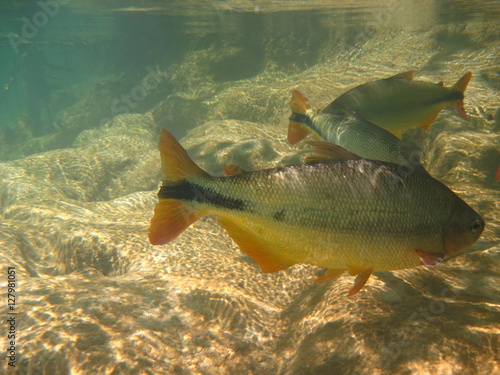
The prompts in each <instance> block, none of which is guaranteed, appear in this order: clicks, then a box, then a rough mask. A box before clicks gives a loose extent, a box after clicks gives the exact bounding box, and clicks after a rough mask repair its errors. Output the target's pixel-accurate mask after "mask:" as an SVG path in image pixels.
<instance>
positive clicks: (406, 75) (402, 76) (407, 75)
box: [388, 70, 415, 80]
mask: <svg viewBox="0 0 500 375" xmlns="http://www.w3.org/2000/svg"><path fill="white" fill-rule="evenodd" d="M413 73H415V71H414V70H408V71H407V72H402V73H398V74H396V75H393V76H392V77H389V78H388V79H391V78H399V79H409V80H412V79H413Z"/></svg>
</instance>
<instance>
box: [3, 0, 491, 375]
mask: <svg viewBox="0 0 500 375" xmlns="http://www.w3.org/2000/svg"><path fill="white" fill-rule="evenodd" d="M499 4H500V3H499V2H497V1H437V0H436V1H431V0H426V1H409V0H406V1H404V0H394V1H375V0H373V1H362V2H359V1H335V2H334V1H307V2H305V1H153V0H151V1H141V2H138V1H120V0H115V1H107V2H99V1H96V0H65V1H62V0H59V1H57V0H47V1H42V2H31V1H22V2H21V1H19V2H2V3H0V67H1V69H0V161H1V163H0V197H1V200H0V205H1V206H0V212H1V214H2V216H1V221H0V264H1V267H2V268H5V269H6V271H7V267H14V268H15V270H16V277H17V283H18V284H17V286H16V291H15V294H16V297H17V300H16V305H15V312H16V313H17V315H16V319H17V326H16V343H15V364H16V367H12V366H9V360H8V359H4V358H3V355H2V359H1V360H2V364H1V366H0V373H8V374H11V373H15V374H38V373H45V374H79V373H82V374H91V373H95V374H139V373H147V374H236V373H238V374H240V373H241V374H243V373H245V374H355V373H356V374H377V373H380V374H386V373H408V374H424V373H425V374H428V373H431V374H457V373H464V374H466V373H467V374H492V373H494V372H495V371H500V369H499V362H498V361H499V353H498V342H499V341H498V338H499V337H500V336H499V334H500V328H499V326H498V322H499V321H500V316H499V312H498V311H499V310H498V308H499V302H500V301H499V297H498V296H499V295H500V293H499V290H498V285H499V277H498V276H499V271H500V270H499V268H498V264H499V263H498V261H499V242H500V241H499V238H500V216H499V212H500V210H499V202H500V192H499V188H500V187H499V182H498V181H495V173H496V171H497V168H498V166H499V163H500V144H499V139H500V137H499V136H498V134H499V131H500V117H499V116H500V111H499V104H500V96H499V91H500V70H499V66H500V60H499V56H500V28H499V26H498V25H499V20H500V5H499ZM406 70H416V73H415V75H416V77H417V79H422V80H427V81H432V82H439V81H441V80H443V81H444V84H445V86H449V85H451V84H453V83H454V82H455V81H456V80H457V79H458V78H459V77H461V76H462V75H463V74H464V73H465V72H467V71H469V70H470V71H472V73H473V78H472V81H471V83H470V84H469V87H468V88H467V91H466V93H465V94H466V98H465V109H466V111H467V113H468V114H469V121H463V120H462V119H460V118H459V117H458V116H456V115H455V113H454V112H453V111H451V110H448V109H445V110H443V112H442V113H441V114H440V116H439V117H438V118H437V119H436V121H435V122H434V124H433V125H432V127H431V129H430V130H429V131H427V132H424V131H423V130H420V129H411V130H409V131H407V132H405V133H404V135H403V140H404V141H405V142H407V143H408V144H409V145H412V146H414V147H416V148H418V149H420V150H422V162H423V164H424V166H425V167H426V169H427V170H428V171H429V173H430V174H431V175H433V176H434V177H436V178H438V179H439V180H441V181H442V182H443V183H445V184H446V185H448V186H449V187H450V188H452V189H453V190H454V191H455V192H456V193H457V194H458V195H459V196H460V197H462V198H463V199H464V200H465V201H467V203H469V204H470V205H471V206H472V207H473V208H474V209H476V210H477V211H478V212H479V213H480V214H481V215H482V216H483V217H484V219H485V221H486V229H485V232H484V233H483V236H482V237H481V238H480V240H479V241H478V242H477V243H476V244H475V245H474V246H473V247H472V248H471V249H470V251H469V253H468V254H465V255H460V256H458V257H456V258H454V259H452V260H450V261H449V262H447V263H445V264H443V265H440V266H438V267H434V268H432V269H430V268H423V267H418V268H414V269H409V270H404V271H395V272H383V273H380V274H377V275H376V277H374V276H372V278H371V279H370V281H369V282H368V284H367V286H366V287H365V288H364V289H363V290H362V291H361V292H360V293H359V295H357V296H356V297H353V298H347V297H346V296H345V294H346V292H347V290H348V289H349V288H350V286H351V285H352V282H353V278H352V277H350V276H342V277H341V278H339V279H337V280H334V281H331V282H326V283H319V284H313V283H311V281H312V280H314V279H315V278H316V277H317V276H318V275H321V270H319V269H318V268H315V267H312V266H306V265H297V266H294V267H292V268H291V269H289V270H287V271H281V272H278V273H274V274H264V273H262V272H261V271H260V269H259V268H258V267H257V266H256V265H255V264H254V263H253V262H252V261H251V260H250V258H248V257H246V256H245V255H244V254H243V253H242V252H240V250H239V249H238V247H237V246H236V245H235V244H234V243H233V242H232V241H231V239H230V238H229V237H228V236H227V234H226V233H225V232H224V231H223V230H222V229H221V228H220V226H219V225H218V223H217V222H216V220H215V219H214V218H211V217H209V218H205V219H202V220H200V221H199V222H197V223H196V224H195V225H193V226H192V227H191V228H189V229H188V230H187V231H186V232H185V233H183V235H182V236H181V237H179V239H178V240H176V242H175V243H172V244H169V245H166V246H155V247H153V246H151V245H150V244H149V242H148V240H147V229H148V225H149V220H150V218H151V215H152V210H153V207H154V204H155V202H156V197H155V194H156V192H157V188H158V185H159V181H160V179H161V176H160V171H159V155H158V151H157V149H156V143H157V140H158V134H159V129H160V128H167V129H169V130H170V131H172V132H173V133H174V135H175V136H176V137H178V138H179V139H181V142H182V143H183V145H184V146H185V147H186V148H187V149H188V151H189V153H190V155H191V156H192V157H193V158H194V160H195V161H196V162H197V163H199V164H200V165H201V166H202V167H203V168H204V169H206V170H207V171H209V172H211V173H214V174H221V171H222V169H223V168H224V166H225V165H227V164H238V165H240V166H241V167H242V168H243V169H246V170H255V169H262V168H267V167H272V166H276V165H285V164H290V163H296V162H298V160H299V159H298V156H300V155H301V154H300V153H301V152H302V151H303V150H304V146H303V145H302V146H296V147H292V146H289V145H288V144H286V142H285V137H286V129H287V118H288V116H289V115H290V110H289V100H290V92H291V90H292V89H300V90H301V91H303V92H304V93H306V94H307V95H308V97H309V99H310V100H311V104H312V105H313V107H315V108H316V107H317V108H322V107H325V106H326V105H327V104H328V103H329V102H331V101H332V100H333V99H334V98H335V97H337V96H338V95H340V94H342V93H343V92H344V91H346V90H347V89H349V88H351V87H354V86H356V85H359V84H361V83H364V82H367V81H371V80H374V79H378V78H383V77H388V76H391V75H393V74H396V73H399V72H402V71H406ZM291 235H293V234H291ZM2 275H7V272H2ZM0 285H1V287H2V288H4V290H5V292H2V293H3V294H2V295H3V296H4V297H2V298H5V295H6V293H7V276H5V277H4V276H2V281H1V283H0ZM1 305H2V306H4V307H2V308H1V309H0V314H1V315H2V319H7V318H8V317H9V315H8V309H7V300H5V301H2V304H1ZM9 341H10V339H8V330H7V329H6V328H4V329H3V331H2V332H0V343H1V344H0V347H2V348H3V349H2V350H4V348H6V347H8V346H9V345H10V344H9Z"/></svg>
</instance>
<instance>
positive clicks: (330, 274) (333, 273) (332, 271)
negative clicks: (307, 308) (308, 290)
mask: <svg viewBox="0 0 500 375" xmlns="http://www.w3.org/2000/svg"><path fill="white" fill-rule="evenodd" d="M344 272H345V270H342V269H337V268H329V269H327V270H326V272H325V274H324V275H323V276H321V277H320V278H318V279H316V280H314V281H313V283H320V282H322V281H326V280H330V279H334V278H336V277H339V276H340V275H342V274H343V273H344Z"/></svg>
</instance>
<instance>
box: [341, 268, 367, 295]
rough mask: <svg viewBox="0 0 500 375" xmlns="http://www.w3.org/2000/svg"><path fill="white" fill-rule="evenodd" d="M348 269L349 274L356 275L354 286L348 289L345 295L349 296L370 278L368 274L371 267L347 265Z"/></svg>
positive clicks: (355, 292) (356, 291)
mask: <svg viewBox="0 0 500 375" xmlns="http://www.w3.org/2000/svg"><path fill="white" fill-rule="evenodd" d="M347 268H348V270H349V274H350V275H352V276H354V275H357V276H356V279H354V286H353V287H352V288H351V289H350V290H349V293H347V295H348V296H349V297H351V296H354V295H355V294H357V293H358V292H359V291H360V290H361V289H362V288H363V286H364V285H365V284H366V282H367V281H368V279H369V278H370V275H371V274H372V272H373V269H371V268H361V267H356V266H347Z"/></svg>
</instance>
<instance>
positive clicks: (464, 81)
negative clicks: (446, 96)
mask: <svg viewBox="0 0 500 375" xmlns="http://www.w3.org/2000/svg"><path fill="white" fill-rule="evenodd" d="M471 77H472V73H471V72H467V73H465V74H464V76H463V77H462V78H460V79H459V80H458V81H457V83H455V84H454V85H453V86H452V88H453V89H455V90H457V91H460V92H461V93H462V94H463V93H464V91H465V89H466V88H467V85H468V84H469V81H470V79H471ZM451 106H452V107H453V109H455V111H456V112H457V113H458V115H459V116H460V117H462V118H463V119H464V120H467V114H466V113H465V109H464V100H463V99H461V100H457V101H456V102H455V103H453V104H452V105H451Z"/></svg>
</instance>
